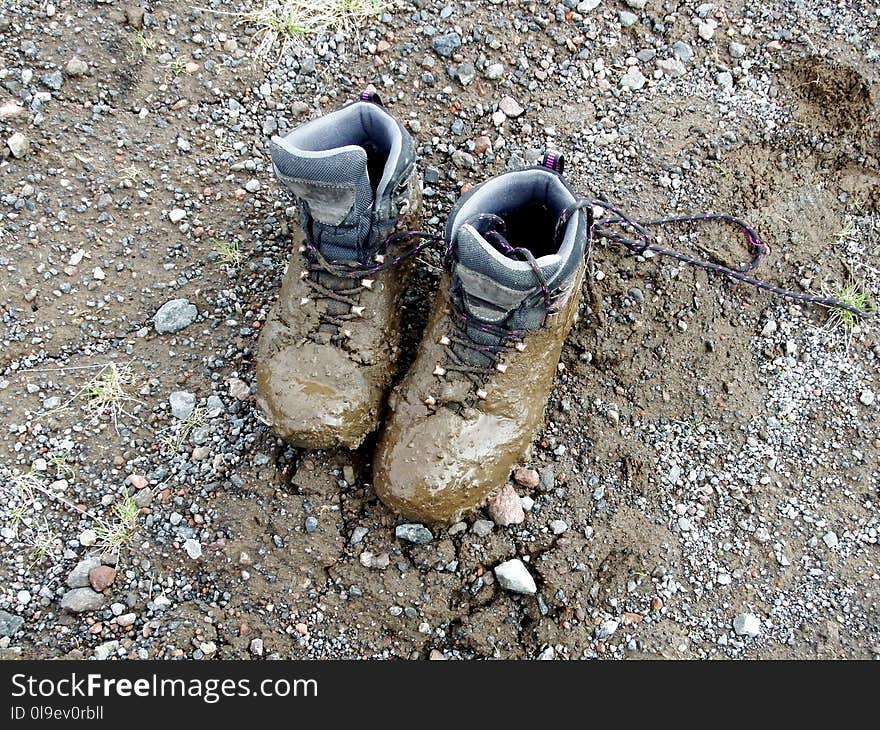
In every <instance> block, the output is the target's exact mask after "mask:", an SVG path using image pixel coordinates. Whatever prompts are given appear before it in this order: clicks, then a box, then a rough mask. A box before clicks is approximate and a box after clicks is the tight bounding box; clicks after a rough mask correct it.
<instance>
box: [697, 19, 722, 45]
mask: <svg viewBox="0 0 880 730" xmlns="http://www.w3.org/2000/svg"><path fill="white" fill-rule="evenodd" d="M717 27H718V23H716V22H715V21H714V20H712V18H707V19H706V20H704V21H702V22H701V23H700V24H699V25H698V26H697V35H699V36H700V38H702V39H703V40H704V41H710V40H712V37H713V36H714V35H715V28H717Z"/></svg>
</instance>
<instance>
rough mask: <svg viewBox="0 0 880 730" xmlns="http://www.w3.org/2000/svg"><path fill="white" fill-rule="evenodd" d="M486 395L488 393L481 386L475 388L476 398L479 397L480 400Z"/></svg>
mask: <svg viewBox="0 0 880 730" xmlns="http://www.w3.org/2000/svg"><path fill="white" fill-rule="evenodd" d="M487 395H489V394H488V393H487V392H486V391H485V390H483V389H482V388H478V389H477V398H479V399H480V400H485V399H486V396H487Z"/></svg>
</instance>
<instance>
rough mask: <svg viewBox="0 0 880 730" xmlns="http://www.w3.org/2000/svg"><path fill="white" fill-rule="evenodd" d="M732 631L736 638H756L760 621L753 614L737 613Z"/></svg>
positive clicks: (759, 628) (759, 630)
mask: <svg viewBox="0 0 880 730" xmlns="http://www.w3.org/2000/svg"><path fill="white" fill-rule="evenodd" d="M733 630H734V631H735V632H736V634H737V636H751V637H755V636H758V634H760V633H761V619H759V618H758V617H757V616H755V614H753V613H738V614H737V615H736V618H734V619H733Z"/></svg>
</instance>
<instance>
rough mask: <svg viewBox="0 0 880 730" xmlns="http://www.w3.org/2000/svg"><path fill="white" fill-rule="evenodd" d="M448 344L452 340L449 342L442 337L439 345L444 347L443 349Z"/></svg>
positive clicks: (446, 338) (444, 336) (445, 337)
mask: <svg viewBox="0 0 880 730" xmlns="http://www.w3.org/2000/svg"><path fill="white" fill-rule="evenodd" d="M450 342H452V340H450V339H449V338H448V337H447V336H446V335H443V336H442V337H441V338H440V344H441V345H443V346H444V347H445V346H446V345H448V344H449V343H450Z"/></svg>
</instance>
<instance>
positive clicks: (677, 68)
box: [657, 58, 687, 78]
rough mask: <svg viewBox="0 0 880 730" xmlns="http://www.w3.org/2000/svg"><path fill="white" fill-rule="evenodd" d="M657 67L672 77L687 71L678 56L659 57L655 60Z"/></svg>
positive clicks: (682, 74)
mask: <svg viewBox="0 0 880 730" xmlns="http://www.w3.org/2000/svg"><path fill="white" fill-rule="evenodd" d="M657 68H659V69H660V70H661V71H662V72H663V73H665V74H666V75H667V76H672V77H673V78H677V77H679V76H684V75H685V73H686V71H687V69H685V67H684V64H683V63H682V62H681V59H680V58H661V59H660V60H659V61H657Z"/></svg>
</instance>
